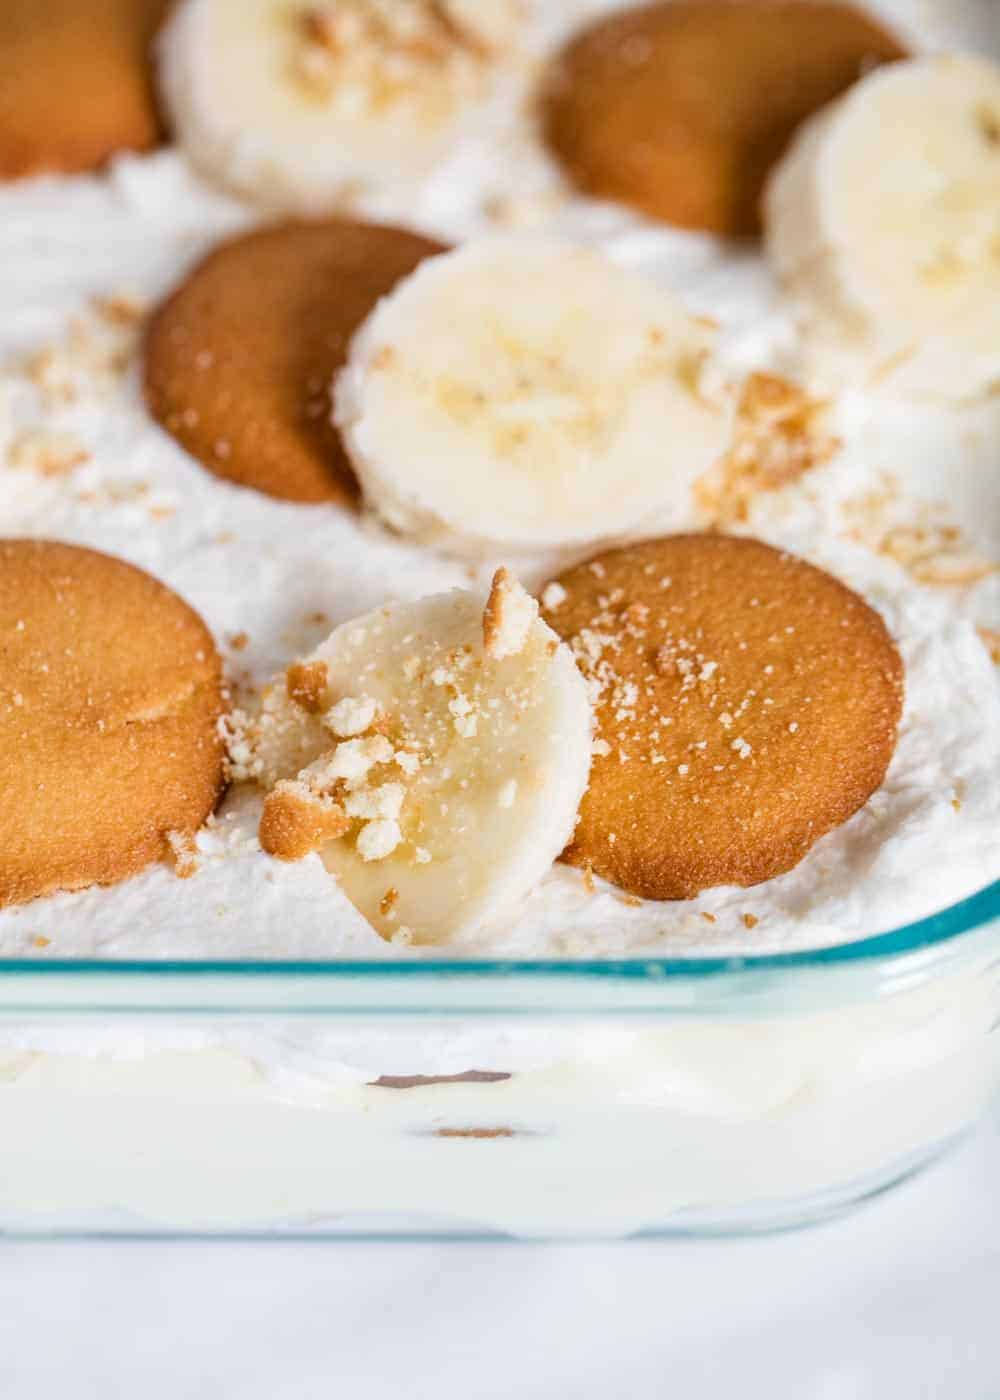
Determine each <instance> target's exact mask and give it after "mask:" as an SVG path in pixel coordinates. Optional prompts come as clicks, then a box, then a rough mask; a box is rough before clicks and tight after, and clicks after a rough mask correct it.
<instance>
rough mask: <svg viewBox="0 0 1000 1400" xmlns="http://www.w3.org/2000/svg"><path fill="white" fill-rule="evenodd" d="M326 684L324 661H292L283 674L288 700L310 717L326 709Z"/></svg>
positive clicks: (327, 680) (326, 672)
mask: <svg viewBox="0 0 1000 1400" xmlns="http://www.w3.org/2000/svg"><path fill="white" fill-rule="evenodd" d="M328 684H329V673H328V671H327V666H326V662H325V661H293V662H292V664H291V666H289V668H288V670H287V671H286V672H285V687H286V689H287V691H288V698H289V700H291V701H292V702H293V703H294V704H296V705H298V706H299V707H300V708H301V709H303V710H305V711H307V713H309V714H311V715H318V714H320V713H322V711H323V710H324V709H325V708H326V698H327V695H326V693H327V686H328Z"/></svg>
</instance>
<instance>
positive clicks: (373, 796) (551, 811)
mask: <svg viewBox="0 0 1000 1400" xmlns="http://www.w3.org/2000/svg"><path fill="white" fill-rule="evenodd" d="M255 742H256V747H257V752H258V755H259V757H258V761H257V767H256V769H254V767H253V765H252V764H251V769H250V771H251V774H252V775H254V776H257V777H258V778H260V779H262V780H263V781H264V783H265V785H268V784H269V783H273V784H274V785H273V786H272V787H271V791H270V792H269V793H268V795H267V798H266V800H265V804H264V811H263V816H262V818H261V827H260V836H261V844H262V845H263V847H264V849H265V850H268V851H270V852H271V853H272V854H274V855H277V856H279V857H282V858H284V859H298V858H299V857H301V856H302V855H305V854H306V853H308V852H310V851H312V850H318V851H319V853H320V855H321V857H322V859H323V862H324V864H325V865H326V866H327V868H328V869H329V870H330V871H331V872H332V873H333V874H334V875H336V876H337V878H338V881H339V883H340V886H341V888H342V889H343V890H344V893H345V894H346V895H347V897H348V898H349V899H350V900H351V901H352V903H353V904H355V905H356V906H357V908H358V909H359V910H360V911H361V913H362V914H363V915H364V916H365V917H366V918H367V919H368V920H369V921H370V922H371V923H372V924H373V925H374V927H375V928H376V929H377V930H378V932H379V933H380V934H382V935H383V937H386V938H391V939H393V940H394V941H398V942H400V943H404V944H406V943H441V942H446V941H448V940H449V939H452V938H455V937H458V936H460V935H461V934H462V933H463V932H466V931H469V930H472V929H475V928H478V927H480V926H481V925H482V924H483V923H485V922H487V921H488V920H489V919H491V918H492V917H494V916H495V915H497V914H499V913H501V912H502V911H504V910H506V909H507V908H509V907H510V905H511V904H513V903H515V902H516V901H517V900H518V899H519V898H521V897H522V896H523V895H525V894H526V893H527V892H528V891H529V890H530V889H531V888H532V886H533V885H535V884H536V883H537V881H538V880H539V879H541V877H542V876H543V875H544V874H545V872H546V871H547V870H548V868H549V866H550V865H551V864H552V862H553V861H554V860H556V859H557V857H558V856H559V854H560V852H561V851H562V850H563V847H564V846H565V845H566V843H567V842H568V840H569V838H570V836H571V835H572V832H573V827H574V823H575V821H576V814H577V809H578V807H579V804H580V800H581V798H582V796H583V793H584V790H585V788H586V785H587V777H588V773H589V770H590V750H591V711H590V704H589V701H588V698H587V690H586V685H585V683H584V680H583V678H582V676H581V675H580V673H579V671H578V670H577V668H576V665H575V663H574V660H573V657H572V655H571V653H570V651H569V649H568V648H567V647H566V646H565V644H563V643H561V642H560V641H559V638H558V637H557V636H556V634H555V633H554V632H553V631H552V630H551V629H550V628H549V627H548V626H547V625H546V624H545V623H544V622H542V621H541V620H540V618H539V616H538V606H537V604H536V603H535V602H534V600H533V599H531V598H529V597H528V595H527V594H526V593H525V592H524V590H523V589H522V588H521V586H520V585H519V584H518V583H517V582H516V580H515V579H514V578H513V577H512V576H511V575H510V574H509V573H508V572H507V570H505V569H501V570H499V571H498V572H497V575H496V577H495V579H494V581H493V588H492V591H491V593H490V596H489V600H488V602H487V605H486V610H485V612H484V610H483V602H482V598H481V597H478V596H477V595H475V594H473V593H469V592H464V591H461V590H456V591H454V592H452V593H444V594H437V595H435V596H433V597H429V598H423V599H421V600H420V601H419V602H416V603H399V604H394V605H390V606H387V607H384V608H380V609H379V610H378V611H376V612H373V613H369V614H368V615H367V616H365V617H361V618H357V619H356V620H355V621H353V622H348V623H345V624H344V625H343V626H341V627H338V628H337V629H336V631H335V632H334V633H333V634H332V636H331V637H330V638H329V639H328V640H327V641H326V642H325V643H324V644H323V645H322V646H321V647H319V648H318V650H317V651H315V652H314V653H313V654H312V656H311V657H309V658H308V659H307V660H306V661H305V662H301V663H298V664H297V665H296V666H293V667H291V668H290V669H289V671H288V673H287V676H286V678H285V681H284V684H283V685H279V686H276V687H274V688H273V690H272V693H271V696H270V697H269V699H268V702H267V703H266V705H265V713H264V715H262V716H261V718H260V720H258V721H257V730H256V735H255ZM289 762H291V766H290V767H289V766H288V765H289ZM299 765H304V766H299ZM282 772H283V773H284V776H281V774H282Z"/></svg>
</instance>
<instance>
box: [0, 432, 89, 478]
mask: <svg viewBox="0 0 1000 1400" xmlns="http://www.w3.org/2000/svg"><path fill="white" fill-rule="evenodd" d="M89 460H90V453H89V452H88V451H87V450H86V448H85V447H84V445H83V443H82V442H81V441H80V439H79V438H78V437H77V436H76V435H75V433H59V432H52V431H50V430H49V429H45V428H29V429H26V430H25V431H24V432H21V433H18V434H17V436H16V437H15V438H14V439H13V441H12V442H11V443H10V446H9V447H8V448H7V465H8V466H10V467H12V468H13V469H14V470H15V471H32V472H35V474H36V475H38V476H46V477H60V476H69V474H70V472H72V471H73V470H75V468H76V467H79V466H82V464H83V463H84V462H87V461H89Z"/></svg>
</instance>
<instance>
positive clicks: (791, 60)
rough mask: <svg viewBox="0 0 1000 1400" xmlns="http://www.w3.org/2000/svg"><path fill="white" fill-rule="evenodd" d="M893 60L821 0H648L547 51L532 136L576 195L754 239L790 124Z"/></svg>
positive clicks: (893, 45)
mask: <svg viewBox="0 0 1000 1400" xmlns="http://www.w3.org/2000/svg"><path fill="white" fill-rule="evenodd" d="M905 56H906V55H905V50H904V49H903V48H902V47H901V45H900V44H899V42H898V41H897V40H896V39H895V38H893V36H892V35H891V34H889V33H887V32H886V30H885V29H883V28H882V27H881V25H879V24H877V23H876V22H875V21H874V20H873V19H870V18H868V17H867V16H866V15H864V14H863V13H862V12H861V11H860V10H857V9H854V8H853V7H852V6H850V5H845V4H837V3H832V2H831V0H661V3H657V4H651V5H643V6H638V7H636V8H634V9H628V10H625V11H624V12H620V13H615V14H612V15H610V16H607V17H605V18H602V19H598V20H597V21H596V22H595V23H594V24H592V25H591V26H589V27H588V28H587V29H585V30H583V31H582V32H581V33H580V34H578V35H576V36H575V37H574V38H572V39H571V40H570V42H569V43H568V44H567V45H566V47H565V48H564V49H563V50H562V52H561V53H560V54H559V55H557V57H556V59H555V61H554V63H553V65H552V67H551V69H550V71H549V74H548V76H547V79H546V81H545V83H544V86H543V95H542V116H543V123H544V129H545V134H546V138H547V140H548V144H549V145H550V146H551V148H552V150H553V151H554V152H555V154H556V156H557V157H558V158H559V159H560V161H561V162H562V164H563V166H564V167H565V169H566V171H567V173H568V175H569V176H570V178H571V179H572V180H573V182H574V183H575V184H576V185H578V186H579V188H580V189H582V190H584V191H586V192H587V193H589V194H592V195H596V196H598V197H600V198H606V199H616V200H620V201H622V202H623V203H625V204H631V205H633V206H635V207H636V208H637V209H640V210H642V211H643V212H644V213H647V214H651V215H652V216H653V217H654V218H657V219H663V220H665V221H666V222H667V223H671V224H679V225H681V226H682V227H684V228H696V229H708V230H711V231H713V232H716V233H722V234H733V235H745V234H754V233H756V232H757V231H758V230H759V227H760V218H759V213H758V204H759V200H760V193H761V189H762V187H763V184H764V180H765V177H766V176H767V173H768V171H769V170H770V169H771V167H772V165H773V164H774V163H775V161H776V160H777V159H778V158H779V156H780V155H781V154H782V152H783V151H784V148H785V146H786V145H787V144H788V141H789V138H790V137H791V135H792V133H793V132H794V130H795V128H796V127H797V126H798V125H799V124H800V123H801V122H803V121H804V120H805V119H806V118H807V117H808V116H810V115H811V114H812V113H813V112H815V111H817V110H818V109H819V108H820V107H823V106H825V104H826V103H828V102H830V101H831V100H832V99H833V98H835V97H837V96H838V95H839V94H840V93H841V92H843V91H844V90H845V89H846V88H848V87H849V86H850V85H851V84H852V83H853V82H854V81H855V80H856V79H857V78H859V77H860V76H861V75H862V74H863V73H865V72H866V71H867V70H868V68H870V67H873V66H875V65H877V64H879V63H884V62H887V61H889V60H892V59H898V58H903V57H905Z"/></svg>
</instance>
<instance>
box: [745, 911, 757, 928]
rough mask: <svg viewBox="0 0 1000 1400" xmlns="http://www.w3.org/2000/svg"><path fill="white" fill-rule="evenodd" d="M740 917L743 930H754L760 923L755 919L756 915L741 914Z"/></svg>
mask: <svg viewBox="0 0 1000 1400" xmlns="http://www.w3.org/2000/svg"><path fill="white" fill-rule="evenodd" d="M741 917H742V919H743V927H744V928H756V927H757V925H758V924H759V923H760V920H759V919H758V918H757V916H756V914H743V915H742V916H741Z"/></svg>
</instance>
